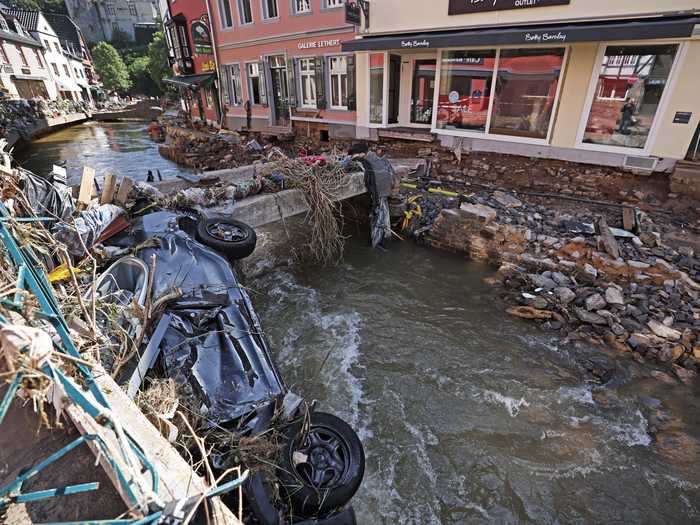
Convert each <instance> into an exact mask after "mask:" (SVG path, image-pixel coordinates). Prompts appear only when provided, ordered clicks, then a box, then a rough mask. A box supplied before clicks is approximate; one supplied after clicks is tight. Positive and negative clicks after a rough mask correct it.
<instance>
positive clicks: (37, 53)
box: [34, 48, 46, 69]
mask: <svg viewBox="0 0 700 525" xmlns="http://www.w3.org/2000/svg"><path fill="white" fill-rule="evenodd" d="M34 57H35V58H36V61H37V64H39V69H46V68H45V67H44V59H43V58H42V56H41V51H39V50H38V49H37V48H34Z"/></svg>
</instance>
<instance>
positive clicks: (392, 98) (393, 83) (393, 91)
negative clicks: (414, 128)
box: [388, 55, 401, 124]
mask: <svg viewBox="0 0 700 525" xmlns="http://www.w3.org/2000/svg"><path fill="white" fill-rule="evenodd" d="M400 96H401V57H400V56H398V55H391V56H390V57H389V108H388V109H389V120H388V122H389V124H396V123H397V122H398V121H399V98H400Z"/></svg>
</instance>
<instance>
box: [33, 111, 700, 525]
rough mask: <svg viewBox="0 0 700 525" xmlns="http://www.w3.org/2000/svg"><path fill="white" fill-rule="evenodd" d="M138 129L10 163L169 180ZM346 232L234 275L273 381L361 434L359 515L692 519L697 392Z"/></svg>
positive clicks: (467, 271) (421, 261) (438, 263)
mask: <svg viewBox="0 0 700 525" xmlns="http://www.w3.org/2000/svg"><path fill="white" fill-rule="evenodd" d="M144 129H145V126H143V125H139V124H94V123H93V124H86V125H83V126H78V127H75V128H70V129H68V130H64V131H62V132H60V133H59V134H56V135H52V136H49V137H47V138H45V139H43V140H41V141H39V142H38V143H36V144H34V146H33V147H32V148H31V149H30V150H28V151H26V152H24V159H25V165H26V166H27V167H28V168H30V169H37V168H40V167H44V168H46V167H48V169H50V164H51V163H54V162H56V161H57V160H60V159H67V160H68V165H69V169H70V170H72V173H79V172H80V169H81V168H82V164H83V163H88V164H90V165H92V166H93V167H96V168H97V169H98V173H99V170H100V169H103V170H114V171H115V172H118V173H120V174H129V175H130V176H134V177H135V178H137V179H138V178H143V177H139V176H138V174H139V173H144V172H145V170H146V169H154V168H156V167H158V166H161V172H163V171H164V170H170V171H167V174H168V175H170V176H174V174H176V173H177V172H178V171H179V168H177V167H176V166H174V165H173V164H172V163H170V162H169V161H166V160H165V159H163V158H161V157H160V156H159V155H158V153H157V147H156V145H155V144H153V143H152V142H150V140H149V139H148V137H147V136H146V135H145V133H144ZM361 237H362V236H361V235H357V234H355V235H354V236H353V238H352V239H351V240H350V242H349V243H348V246H347V249H346V254H345V258H344V260H343V261H342V262H341V263H340V264H339V265H338V266H335V267H327V268H322V269H319V268H315V267H308V266H307V267H304V266H300V265H278V264H277V263H273V261H274V260H275V259H273V258H267V257H262V258H260V259H259V260H257V261H256V262H254V263H251V264H254V265H255V266H256V268H255V271H254V272H251V275H252V277H251V278H250V279H248V280H247V282H246V284H247V286H249V287H250V288H251V290H252V294H251V295H252V300H253V303H254V305H255V307H256V309H257V311H258V313H259V314H260V316H261V317H262V320H263V325H264V327H265V330H266V333H267V336H268V337H269V339H270V341H271V346H272V349H273V353H274V356H275V359H276V361H277V363H278V366H279V368H280V370H281V372H282V375H283V377H284V378H285V380H286V382H287V383H288V385H289V386H291V387H292V388H293V389H294V390H296V391H297V392H299V393H301V394H303V395H305V396H307V397H309V398H315V399H318V401H319V407H320V409H323V410H326V411H330V412H333V413H336V414H337V415H339V416H341V417H344V418H345V419H347V420H348V421H349V422H350V423H351V424H352V425H353V426H354V427H355V428H356V429H357V430H358V432H359V434H360V436H361V438H362V440H363V442H364V446H365V450H366V454H367V470H366V475H365V480H364V483H363V486H362V487H361V489H360V492H359V493H358V495H357V497H356V498H355V500H354V506H355V508H356V510H357V513H358V518H359V522H360V523H361V524H396V523H400V524H446V525H447V524H450V525H452V524H463V523H505V524H509V523H513V524H515V523H538V524H539V523H546V524H550V523H551V524H558V523H562V524H565V523H586V524H588V523H591V524H594V523H659V524H661V523H664V524H666V523H698V522H700V469H699V468H698V466H699V465H700V418H698V415H699V414H700V400H699V398H698V394H699V393H700V392H698V390H697V389H691V388H688V387H685V386H681V385H679V384H667V383H664V382H660V381H658V380H655V379H652V378H650V377H649V372H650V371H651V370H652V369H653V368H652V367H650V366H648V365H639V364H637V363H635V362H634V361H633V360H631V359H629V358H620V357H619V356H608V355H606V354H605V353H603V352H602V351H601V350H597V349H592V348H590V347H587V346H584V345H574V344H567V343H564V342H562V341H561V340H560V339H559V338H558V337H557V336H556V335H555V334H546V333H543V332H541V331H540V330H539V329H537V328H536V327H535V326H533V325H531V324H528V323H525V322H521V321H519V320H515V319H511V318H509V317H507V316H506V315H505V314H504V312H503V305H502V304H500V302H499V301H498V299H496V298H495V296H494V293H493V290H492V289H491V288H490V287H488V286H487V285H485V284H484V283H483V278H484V277H485V276H488V275H489V274H490V273H491V271H492V270H490V269H488V268H486V267H484V266H482V265H479V264H475V263H469V262H467V261H465V260H464V259H463V258H462V257H459V256H453V255H449V254H444V253H440V252H437V251H432V250H428V249H425V248H421V247H418V246H415V245H414V244H412V243H403V244H401V243H394V244H392V245H391V248H390V250H389V251H388V252H380V251H372V250H370V249H369V248H368V247H367V246H366V245H365V243H364V239H362V238H361ZM327 356H328V357H327ZM326 357H327V360H326ZM324 361H325V364H324V365H323V366H322V364H323V363H324ZM593 367H597V368H599V369H600V368H601V367H602V368H604V369H606V370H608V371H609V372H610V373H609V374H608V376H609V381H608V382H607V383H606V384H605V385H600V384H598V383H596V382H595V381H594V380H593V378H592V376H591V375H590V373H589V372H588V370H589V369H591V368H593ZM655 427H656V428H658V427H663V428H664V431H663V432H660V433H658V434H656V435H654V434H653V430H654V429H655Z"/></svg>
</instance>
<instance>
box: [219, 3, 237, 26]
mask: <svg viewBox="0 0 700 525" xmlns="http://www.w3.org/2000/svg"><path fill="white" fill-rule="evenodd" d="M218 5H219V25H220V26H221V30H222V31H229V30H231V29H233V28H234V26H235V24H234V20H235V18H236V15H235V10H234V9H233V6H232V5H231V0H218ZM225 5H227V6H228V14H229V19H228V22H229V25H226V24H225V22H226V21H227V20H226V17H225V15H226V10H225V9H224V6H225Z"/></svg>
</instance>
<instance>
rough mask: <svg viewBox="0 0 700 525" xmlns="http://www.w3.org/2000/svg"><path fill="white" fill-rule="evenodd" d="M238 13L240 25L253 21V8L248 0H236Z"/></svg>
mask: <svg viewBox="0 0 700 525" xmlns="http://www.w3.org/2000/svg"><path fill="white" fill-rule="evenodd" d="M238 14H239V16H240V17H241V25H246V24H252V23H253V10H252V9H251V6H250V0H238Z"/></svg>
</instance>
